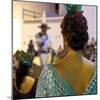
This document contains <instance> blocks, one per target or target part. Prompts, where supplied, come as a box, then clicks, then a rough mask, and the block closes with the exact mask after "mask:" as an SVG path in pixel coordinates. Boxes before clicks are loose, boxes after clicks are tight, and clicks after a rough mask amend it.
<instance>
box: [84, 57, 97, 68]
mask: <svg viewBox="0 0 100 100" xmlns="http://www.w3.org/2000/svg"><path fill="white" fill-rule="evenodd" d="M83 63H84V67H85V68H86V69H89V70H95V67H96V66H95V64H94V62H92V61H90V60H88V59H86V58H85V57H83Z"/></svg>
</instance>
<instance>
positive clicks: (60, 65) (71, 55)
mask: <svg viewBox="0 0 100 100" xmlns="http://www.w3.org/2000/svg"><path fill="white" fill-rule="evenodd" d="M54 66H55V67H56V68H57V69H58V70H60V71H61V73H67V74H68V77H70V76H72V73H73V75H77V72H80V70H81V69H82V66H83V61H82V51H74V50H72V49H70V48H69V49H68V50H67V54H66V56H65V57H64V58H63V59H62V60H60V61H59V62H57V63H56V64H54Z"/></svg>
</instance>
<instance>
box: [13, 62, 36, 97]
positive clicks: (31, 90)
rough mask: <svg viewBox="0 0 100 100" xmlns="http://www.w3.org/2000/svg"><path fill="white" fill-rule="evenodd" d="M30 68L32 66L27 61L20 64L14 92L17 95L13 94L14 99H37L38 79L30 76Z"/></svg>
mask: <svg viewBox="0 0 100 100" xmlns="http://www.w3.org/2000/svg"><path fill="white" fill-rule="evenodd" d="M30 66H31V65H30V64H29V62H27V61H23V62H20V63H19V68H18V69H17V71H16V79H15V81H14V89H15V90H14V91H16V94H13V98H14V99H28V98H34V97H35V93H36V87H37V79H36V78H34V77H31V76H30V75H29V73H30V70H29V69H30Z"/></svg>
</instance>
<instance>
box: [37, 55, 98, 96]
mask: <svg viewBox="0 0 100 100" xmlns="http://www.w3.org/2000/svg"><path fill="white" fill-rule="evenodd" d="M70 54H71V53H70ZM68 58H69V57H68V56H67V57H65V58H64V59H63V60H62V61H60V62H59V63H57V64H54V65H52V64H49V65H47V66H45V67H44V69H43V71H42V73H41V75H40V79H39V82H38V87H37V93H36V94H37V95H36V96H37V97H41V96H43V97H48V96H64V95H66V96H67V95H79V94H88V93H90V92H91V91H93V92H92V93H96V75H95V71H94V69H95V67H94V65H93V64H92V63H91V62H89V61H88V60H86V59H85V58H84V57H81V59H80V60H79V58H80V57H79V56H78V55H77V57H76V55H73V56H72V54H71V55H70V58H69V59H68ZM71 59H72V60H71ZM93 80H95V82H93ZM90 83H91V84H92V85H90ZM91 86H93V88H91V89H93V90H90V89H88V90H87V88H88V87H89V88H90V87H91ZM63 89H64V90H63ZM86 90H87V91H88V92H86V93H85V91H86ZM54 91H55V92H54ZM42 92H43V93H45V94H41V93H42Z"/></svg>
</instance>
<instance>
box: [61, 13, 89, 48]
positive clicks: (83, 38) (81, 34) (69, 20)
mask: <svg viewBox="0 0 100 100" xmlns="http://www.w3.org/2000/svg"><path fill="white" fill-rule="evenodd" d="M61 28H62V33H63V35H64V37H66V39H67V41H68V44H69V46H70V47H71V48H72V49H74V50H81V49H83V48H84V45H85V44H86V43H87V41H88V32H87V30H88V26H87V20H86V18H85V17H84V16H83V15H82V13H81V12H76V13H74V14H66V15H65V17H64V19H63V21H62V24H61Z"/></svg>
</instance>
